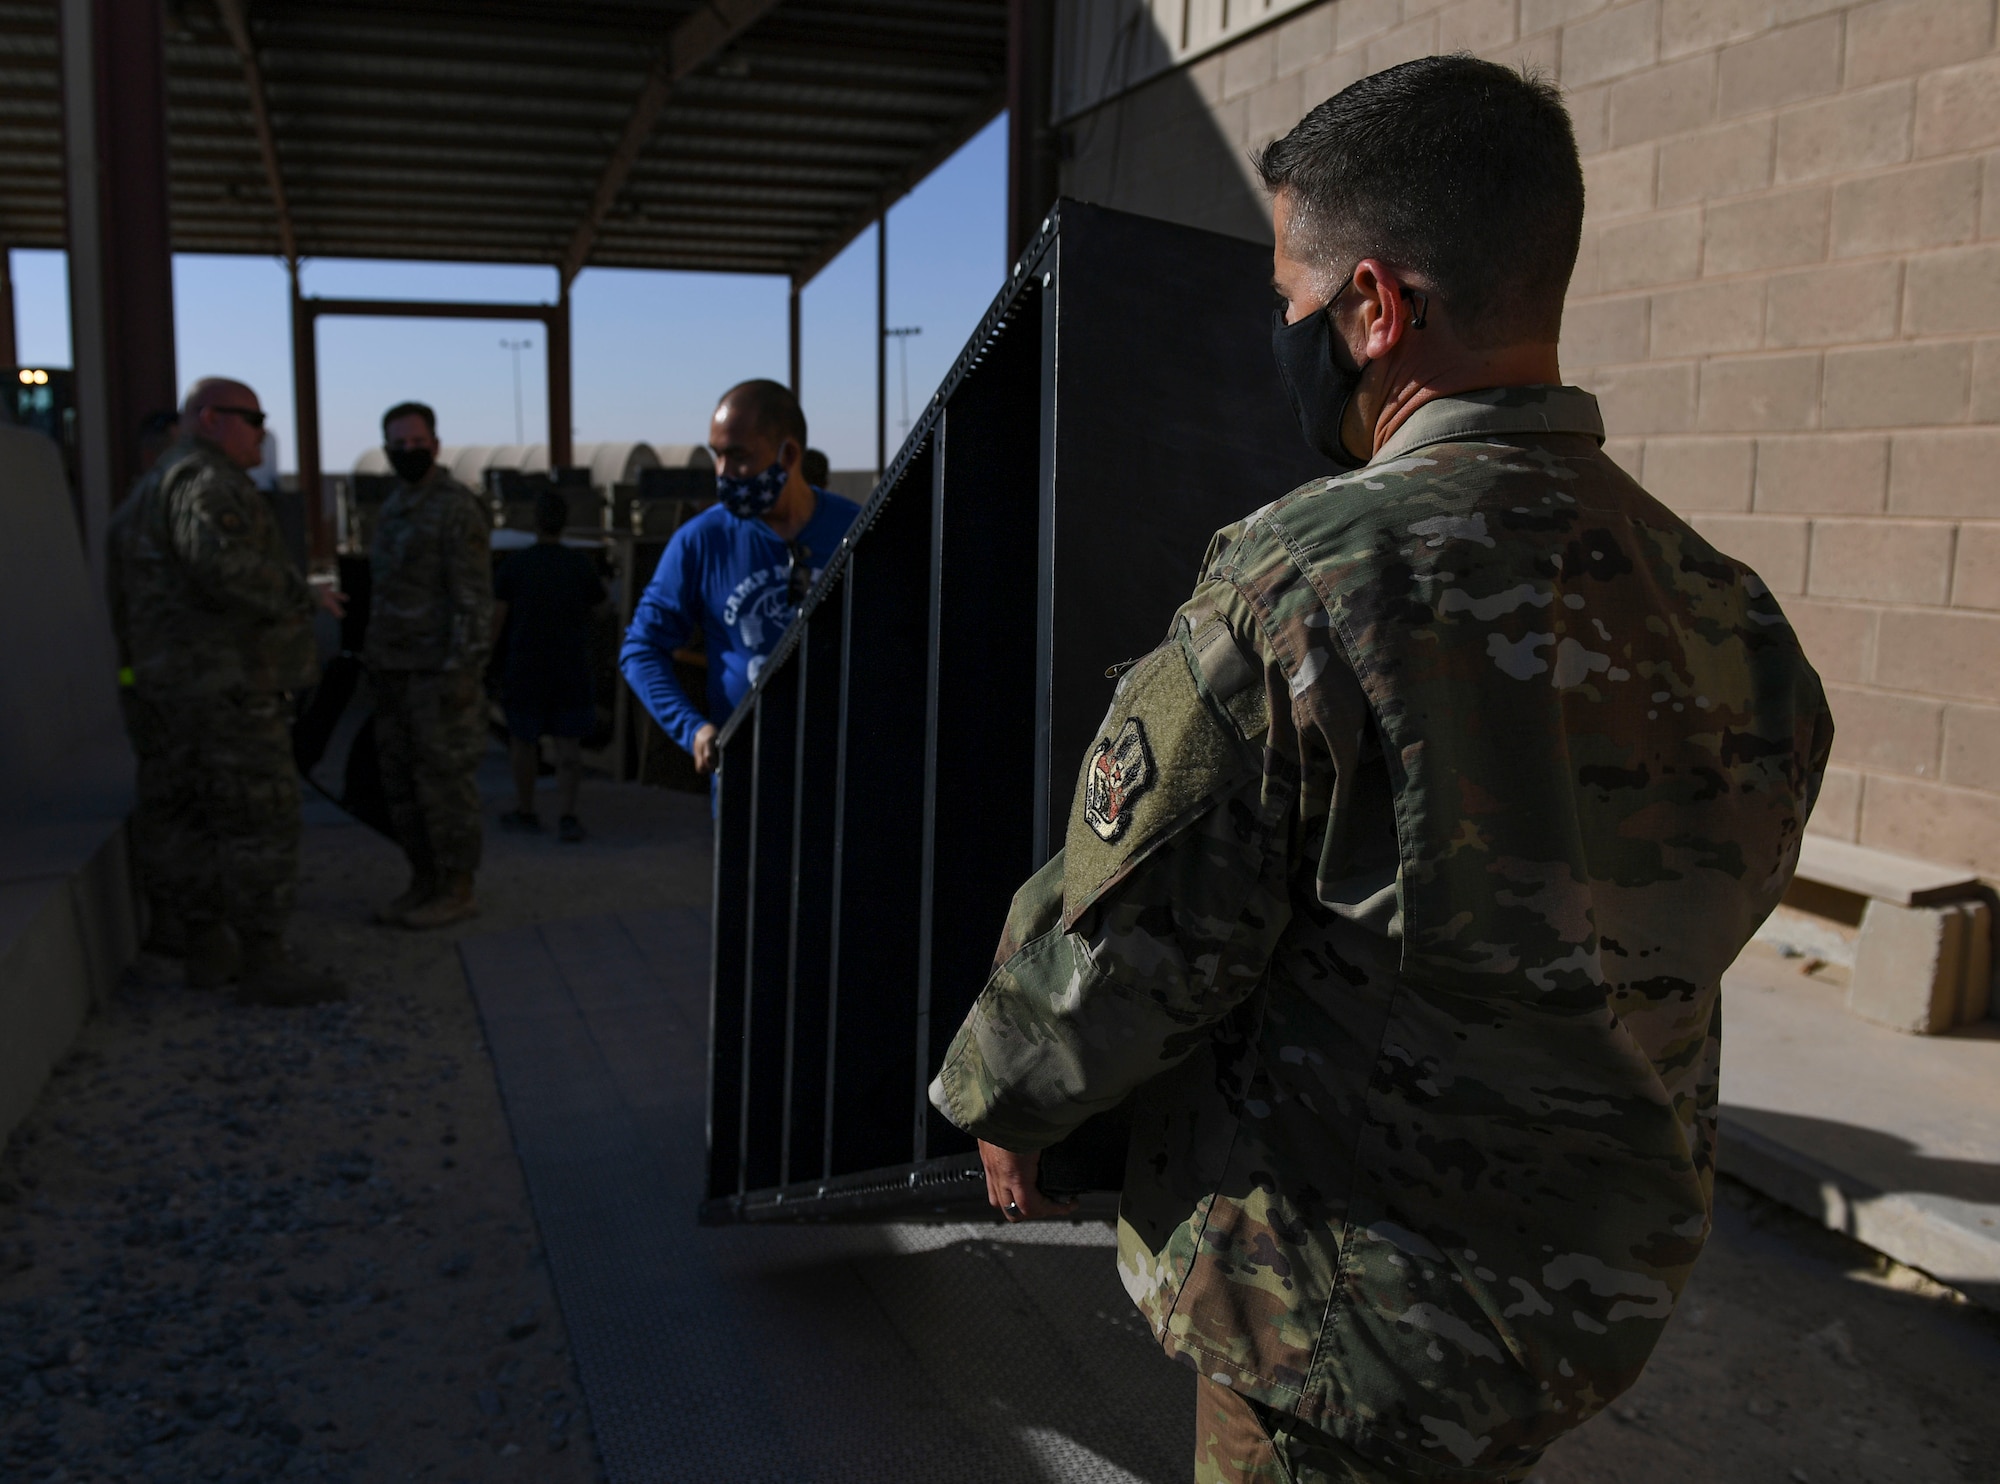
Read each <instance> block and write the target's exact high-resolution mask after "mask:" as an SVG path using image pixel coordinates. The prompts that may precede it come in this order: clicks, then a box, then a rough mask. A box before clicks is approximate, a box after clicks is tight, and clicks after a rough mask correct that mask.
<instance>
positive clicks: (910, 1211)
mask: <svg viewBox="0 0 2000 1484" xmlns="http://www.w3.org/2000/svg"><path fill="white" fill-rule="evenodd" d="M1270 271H1271V263H1270V251H1269V249H1268V248H1265V247H1262V246H1260V245H1258V244H1255V243H1250V242H1244V241H1240V240H1238V239H1235V238H1230V237H1222V236H1218V235H1216V234H1214V233H1211V232H1203V231H1197V230H1195V229H1193V228H1189V227H1182V226H1177V225H1174V224H1172V223H1168V222H1161V221H1155V220H1152V219H1150V218H1146V217H1137V216H1132V215H1129V214H1126V213H1124V212H1118V211H1111V210H1107V209H1105V208H1102V207H1094V206H1088V205H1084V204H1082V203H1079V202H1075V201H1063V202H1061V203H1059V205H1058V206H1057V207H1056V209H1055V210H1054V211H1053V212H1052V213H1051V214H1050V216H1049V218H1048V220H1047V221H1046V222H1044V223H1043V226H1042V230H1041V232H1040V233H1039V234H1038V236H1037V237H1036V239H1035V241H1034V242H1033V243H1032V244H1031V245H1030V247H1029V248H1028V250H1027V251H1026V252H1025V253H1024V254H1023V255H1022V258H1021V260H1020V262H1019V263H1018V264H1017V265H1016V266H1015V268H1014V270H1013V272H1012V273H1011V274H1009V276H1008V280H1007V283H1006V285H1005V287H1004V288H1003V289H1002V290H1001V292H1000V294H999V296H998V297H997V298H996V299H995V301H994V303H993V306H992V308H991V309H990V310H988V311H987V314H986V316H985V318H984V319H983V320H982V321H981V322H980V325H979V328H978V330H977V332H976V333H975V334H974V335H973V336H972V339H971V340H970V342H969V343H968V344H967V345H966V348H965V350H964V351H963V353H961V355H960V356H959V358H958V361H957V363H956V364H955V365H954V366H953V368H952V371H951V374H950V375H949V376H947V377H946V378H945V381H944V383H943V385H942V386H940V387H939V389H938V391H937V393H936V395H935V396H933V397H932V398H931V400H930V403H929V404H928V406H927V407H926V408H925V411H924V414H923V417H922V418H921V420H919V421H918V423H917V424H916V426H915V427H914V428H912V429H911V432H910V435H909V438H908V439H907V441H906V442H905V443H904V445H903V447H902V449H901V451H900V452H898V454H897V455H896V457H895V460H894V462H893V463H892V464H891V466H890V467H889V469H888V471H887V472H886V474H885V475H884V477H883V479H882V482H881V483H880V484H879V485H878V486H877V487H876V489H875V492H874V494H873V495H872V496H871V497H870V498H869V500H868V503H867V505H866V506H865V507H864V509H863V511H862V513H861V515H860V517H859V518H858V519H857V520H856V522H855V524H854V528H853V530H852V531H851V532H850V533H849V535H848V537H847V539H846V541H845V542H844V543H843V544H842V546H841V548H840V550H839V552H838V553H837V554H836V555H835V556H834V558H833V560H832V561H831V562H830V563H829V564H828V566H827V569H826V571H825V574H824V575H823V576H822V578H821V579H820V582H819V583H818V585H817V586H816V587H815V589H814V591H813V593H812V595H811V596H810V597H809V598H808V600H807V602H806V604H805V605H804V607H803V608H802V610H801V613H800V616H799V618H798V620H797V622H796V623H794V624H793V626H792V628H791V630H790V631H789V632H788V633H787V634H786V636H785V638H784V640H783V642H782V643H781V644H780V646H779V647H778V649H777V651H776V652H775V653H774V654H773V656H772V657H771V659H770V660H769V662H768V663H767V664H766V665H765V667H764V669H763V671H762V673H761V675H760V676H759V678H758V682H757V685H756V686H755V688H754V689H753V690H752V691H751V693H750V694H749V695H748V696H747V697H746V698H745V699H744V701H743V704H742V705H741V706H740V707H738V708H737V710H736V713H735V714H734V715H733V716H732V717H731V718H730V720H729V722H728V724H727V725H726V726H725V727H724V728H723V730H722V733H721V736H720V739H719V740H720V746H721V768H720V785H719V787H720V795H719V804H718V815H717V820H716V851H715V890H714V907H713V914H714V915H713V923H712V936H711V952H712V964H711V973H712V979H711V1002H710V1004H711V1013H710V1030H709V1034H710V1041H709V1125H708V1199H707V1200H706V1202H705V1203H704V1205H703V1207H702V1217H703V1219H704V1220H705V1221H709V1222H730V1221H762V1220H774V1219H775V1220H814V1219H842V1218H845V1219H864V1220H882V1219H891V1218H900V1219H908V1218H912V1217H917V1216H926V1215H958V1216H962V1215H965V1214H968V1213H971V1212H974V1211H977V1210H979V1209H982V1208H983V1206H984V1187H983V1184H982V1183H981V1182H980V1180H979V1177H978V1173H977V1171H978V1160H977V1157H976V1155H975V1154H974V1152H973V1150H972V1145H971V1141H970V1140H969V1139H967V1138H966V1137H965V1136H964V1135H963V1134H961V1133H959V1132H958V1131H957V1130H956V1129H954V1128H952V1127H951V1126H950V1125H949V1124H947V1123H946V1122H945V1121H944V1120H943V1119H942V1118H940V1117H939V1116H938V1115H937V1114H936V1113H935V1112H933V1111H932V1110H931V1108H930V1106H929V1103H928V1101H927V1100H926V1098H925V1088H926V1086H927V1084H928V1083H929V1080H930V1078H931V1076H932V1074H933V1073H934V1071H935V1069H936V1067H937V1065H938V1063H939V1061H940V1059H941V1057H942V1055H943V1052H944V1049H945V1047H946V1045H947V1044H948V1043H949V1041H950V1039H951V1036H952V1034H953V1033H954V1032H955V1031H956V1030H957V1028H958V1025H959V1022H960V1020H961V1019H962V1018H963V1016H964V1014H965V1011H966V1009H967V1007H968V1006H969V1005H970V1004H971V1003H972V1000H973V999H974V997H975V996H976V995H977V994H978V992H979V989H980V987H981V985H982V984H983V983H984V982H985V979H986V975H987V972H988V970H989V968H990V967H991V961H992V955H993V949H994V945H995V944H996V943H997V941H998V939H999V935H1000V929H1001V926H1002V923H1003V921H1004V919H1005V916H1006V912H1007V906H1008V903H1009V901H1010V900H1011V898H1012V896H1013V893H1014V891H1015V889H1016V888H1017V887H1018V886H1019V885H1020V884H1021V882H1022V881H1024V880H1025V879H1026V878H1027V877H1028V876H1029V875H1030V874H1031V873H1032V872H1033V871H1034V870H1035V868H1036V867H1037V866H1038V865H1040V864H1041V863H1042V862H1043V861H1045V860H1047V858H1048V856H1049V854H1050V852H1051V851H1052V850H1053V849H1055V848H1057V847H1058V846H1059V845H1060V844H1061V841H1062V838H1063V833H1064V829H1065V827H1066V824H1067V815H1068V811H1069V805H1070V798H1071V791H1072V787H1073V784H1074V780H1075V777H1076V770H1077V768H1078V767H1079V766H1080V765H1081V762H1082V759H1083V755H1084V751H1085V749H1086V748H1087V747H1088V746H1089V744H1090V742H1091V739H1092V737H1093V736H1094V735H1095V732H1096V729H1097V725H1098V721H1099V719H1100V717H1101V716H1102V715H1103V711H1104V708H1105V706H1106V705H1107V704H1108V703H1109V700H1110V695H1111V682H1110V681H1109V680H1107V679H1106V678H1105V670H1106V669H1107V667H1109V666H1112V665H1114V664H1117V663H1118V662H1119V661H1122V660H1126V659H1130V658H1133V657H1136V656H1138V655H1141V654H1144V653H1146V652H1147V651H1148V650H1150V649H1152V648H1153V647H1154V646H1155V645H1156V644H1158V643H1159V642H1160V640H1161V638H1162V637H1163V636H1164V634H1165V633H1166V629H1167V625H1168V622H1169V620H1170V619H1171V617H1172V615H1173V613H1174V611H1175V609H1176V608H1177V607H1178V606H1179V605H1180V604H1181V603H1182V602H1183V601H1184V600H1185V599H1186V597H1187V595H1188V593H1189V592H1190V590H1191V589H1192V587H1193V583H1194V580H1195V577H1196V574H1197V569H1198V567H1199V564H1200V560H1201V556H1202V553H1203V551H1204V550H1205V549H1206V547H1207V544H1208V539H1209V536H1210V535H1211V534H1212V533H1213V532H1214V531H1215V529H1216V528H1218V527H1220V526H1223V525H1226V524H1228V523H1229V522H1230V521H1232V520H1236V519H1239V518H1240V517H1241V516H1243V515H1244V514H1246V513H1247V512H1249V511H1250V510H1253V509H1255V508H1256V507H1257V506H1259V505H1261V504H1263V503H1265V502H1266V501H1268V500H1271V499H1273V498H1275V497H1276V496H1277V495H1279V494H1282V493H1284V492H1285V491H1286V490H1288V489H1291V488H1293V487H1295V486H1296V485H1298V484H1301V483H1303V482H1305V481H1306V480H1308V479H1311V478H1314V477H1316V476H1318V475H1320V474H1323V473H1325V472H1326V469H1325V466H1324V465H1323V464H1322V463H1321V462H1320V461H1318V460H1317V458H1316V457H1315V455H1314V454H1313V453H1312V452H1311V450H1310V449H1309V448H1308V447H1307V446H1306V444H1305V442H1304V441H1303V439H1302V438H1301V437H1300V436H1299V432H1298V429H1297V427H1296V425H1295V424H1294V423H1293V420H1292V415H1291V412H1290V409H1289V406H1288V404H1287V402H1286V399H1285V395H1284V392H1283V389H1282V387H1281V385H1280V383H1279V381H1278V377H1277V373H1276V371H1275V369H1274V368H1273V365H1272V361H1271V354H1270V312H1271V304H1272V298H1271V293H1270V290H1269V288H1268V287H1267V285H1268V282H1269V278H1270ZM1122 1160H1123V1139H1122V1137H1121V1135H1120V1133H1119V1130H1118V1128H1117V1126H1116V1122H1115V1118H1111V1117H1107V1119H1106V1120H1104V1121H1103V1122H1100V1123H1099V1124H1098V1125H1097V1126H1095V1127H1092V1126H1086V1128H1085V1129H1084V1130H1083V1131H1081V1132H1080V1133H1079V1135H1078V1136H1077V1137H1076V1138H1074V1139H1072V1140H1071V1141H1069V1143H1068V1144H1067V1145H1066V1146H1059V1148H1058V1149H1057V1150H1052V1151H1050V1153H1049V1155H1048V1156H1047V1157H1046V1159H1045V1160H1044V1177H1043V1178H1044V1185H1045V1187H1047V1188H1055V1187H1057V1186H1058V1185H1060V1186H1062V1187H1064V1188H1066V1189H1070V1190H1076V1191H1080V1192H1085V1193H1087V1196H1088V1198H1089V1199H1090V1200H1091V1201H1092V1202H1093V1203H1094V1204H1095V1205H1097V1206H1101V1205H1103V1204H1104V1202H1105V1198H1106V1196H1107V1195H1108V1194H1109V1193H1113V1192H1115V1190H1116V1188H1117V1186H1118V1184H1119V1182H1120V1178H1121V1176H1120V1171H1121V1169H1122Z"/></svg>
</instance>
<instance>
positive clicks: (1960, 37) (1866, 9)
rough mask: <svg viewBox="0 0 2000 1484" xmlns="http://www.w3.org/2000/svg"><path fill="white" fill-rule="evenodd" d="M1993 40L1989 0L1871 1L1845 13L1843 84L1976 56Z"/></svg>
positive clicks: (1860, 85)
mask: <svg viewBox="0 0 2000 1484" xmlns="http://www.w3.org/2000/svg"><path fill="white" fill-rule="evenodd" d="M1992 39H1993V4H1992V0H1875V3H1874V4H1872V5H1857V6H1856V7H1855V8H1854V9H1852V10H1850V11H1848V12H1847V86H1849V87H1850V88H1865V87H1867V86H1868V85H1869V84H1870V83H1877V82H1886V81H1888V80H1889V79H1890V78H1892V77H1913V76H1915V75H1916V74H1917V73H1919V72H1928V71H1930V70H1931V69H1932V68H1934V67H1946V66H1950V65H1951V64H1952V63H1954V62H1962V61H1964V60H1965V59H1966V58H1967V57H1976V56H1978V55H1979V54H1980V53H1981V52H1983V51H1985V50H1986V49H1987V47H1988V46H1989V45H1991V43H1992Z"/></svg>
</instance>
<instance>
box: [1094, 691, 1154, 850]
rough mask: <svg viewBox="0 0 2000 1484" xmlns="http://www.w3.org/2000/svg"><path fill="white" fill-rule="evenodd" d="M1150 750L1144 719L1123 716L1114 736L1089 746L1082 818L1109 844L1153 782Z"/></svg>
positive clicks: (1130, 822) (1126, 827) (1126, 825)
mask: <svg viewBox="0 0 2000 1484" xmlns="http://www.w3.org/2000/svg"><path fill="white" fill-rule="evenodd" d="M1154 776H1155V775H1154V772H1153V751H1152V749H1151V748H1150V747H1148V746H1147V745H1146V723H1145V722H1143V721H1141V720H1140V719H1139V718H1138V717H1136V716H1128V717H1126V718H1125V725H1124V726H1122V727H1120V728H1119V729H1118V735H1117V736H1116V737H1107V738H1105V739H1104V740H1102V741H1100V742H1099V743H1098V744H1097V746H1096V747H1095V748H1093V749H1092V750H1091V754H1090V765H1089V767H1087V768H1086V769H1085V770H1084V777H1083V819H1084V823H1085V824H1087V825H1089V826H1090V828H1091V830H1092V831H1093V832H1094V833H1095V834H1096V835H1097V838H1098V839H1100V840H1102V841H1103V842H1104V843H1105V844H1107V845H1109V844H1111V843H1112V842H1113V841H1114V840H1117V839H1118V838H1119V837H1120V836H1121V835H1123V834H1124V833H1125V831H1126V830H1127V829H1128V828H1130V826H1131V824H1132V806H1133V805H1135V804H1137V803H1138V802H1139V798H1140V796H1141V795H1142V794H1144V793H1145V792H1146V790H1147V789H1149V788H1151V787H1152V786H1153V781H1154Z"/></svg>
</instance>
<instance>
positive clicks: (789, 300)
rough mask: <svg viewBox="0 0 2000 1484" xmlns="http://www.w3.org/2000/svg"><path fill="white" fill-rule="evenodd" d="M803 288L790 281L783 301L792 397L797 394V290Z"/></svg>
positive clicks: (796, 281) (797, 283) (794, 281)
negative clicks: (789, 291)
mask: <svg viewBox="0 0 2000 1484" xmlns="http://www.w3.org/2000/svg"><path fill="white" fill-rule="evenodd" d="M802 287H804V285H802V284H801V283H800V282H799V281H798V280H797V279H796V278H795V279H793V280H792V291H791V293H790V294H789V295H788V296H787V297H786V299H785V326H786V340H785V345H786V350H787V352H788V354H787V360H788V362H789V364H790V366H791V372H792V395H793V396H794V397H796V396H798V395H800V393H799V290H800V289H801V288H802Z"/></svg>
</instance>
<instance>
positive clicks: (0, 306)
mask: <svg viewBox="0 0 2000 1484" xmlns="http://www.w3.org/2000/svg"><path fill="white" fill-rule="evenodd" d="M20 362H21V344H20V341H19V339H18V338H17V337H16V336H15V334H14V269H13V265H12V263H11V262H9V253H8V250H7V244H6V243H5V242H0V366H17V365H19V364H20Z"/></svg>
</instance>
